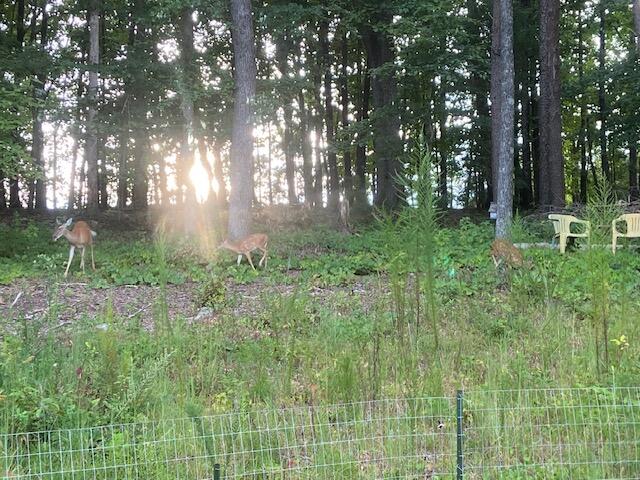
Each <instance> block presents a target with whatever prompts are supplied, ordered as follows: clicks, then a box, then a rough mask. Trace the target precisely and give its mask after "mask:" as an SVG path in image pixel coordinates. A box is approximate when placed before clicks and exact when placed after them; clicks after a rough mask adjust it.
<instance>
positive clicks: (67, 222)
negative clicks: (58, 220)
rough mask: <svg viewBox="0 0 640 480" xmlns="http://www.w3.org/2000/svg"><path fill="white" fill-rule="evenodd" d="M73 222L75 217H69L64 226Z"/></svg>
mask: <svg viewBox="0 0 640 480" xmlns="http://www.w3.org/2000/svg"><path fill="white" fill-rule="evenodd" d="M71 222H73V218H69V219H68V220H67V221H66V222H64V226H65V227H68V226H70V225H71Z"/></svg>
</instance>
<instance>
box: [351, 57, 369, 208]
mask: <svg viewBox="0 0 640 480" xmlns="http://www.w3.org/2000/svg"><path fill="white" fill-rule="evenodd" d="M363 56H364V57H365V58H363V59H362V60H361V61H360V62H359V64H358V68H359V71H358V78H359V79H360V87H359V89H358V90H359V96H358V114H357V115H358V116H357V120H358V122H365V121H366V120H367V119H368V118H369V97H370V96H371V76H370V75H369V69H368V66H367V59H366V55H363ZM362 131H363V130H360V132H362ZM360 132H359V133H358V144H357V145H356V161H355V173H356V177H355V192H354V200H355V206H356V208H359V209H364V208H365V207H366V206H367V205H368V202H367V143H366V142H367V138H366V137H365V138H362V133H360Z"/></svg>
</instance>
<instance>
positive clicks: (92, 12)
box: [85, 0, 101, 214]
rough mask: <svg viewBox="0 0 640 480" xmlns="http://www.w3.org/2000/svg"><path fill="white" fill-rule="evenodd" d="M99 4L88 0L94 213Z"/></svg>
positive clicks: (88, 154) (92, 204) (88, 151)
mask: <svg viewBox="0 0 640 480" xmlns="http://www.w3.org/2000/svg"><path fill="white" fill-rule="evenodd" d="M100 6H101V0H89V9H88V17H89V18H88V22H89V65H90V70H89V88H88V90H87V100H88V102H87V103H88V111H87V139H86V144H85V158H86V161H87V208H88V210H89V212H90V213H92V214H93V213H96V212H97V211H98V206H99V203H98V202H99V192H98V132H97V120H96V116H97V113H98V112H97V96H98V65H99V63H100V45H99V43H100V22H99V18H100V13H99V11H100Z"/></svg>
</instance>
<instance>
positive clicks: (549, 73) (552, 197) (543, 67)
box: [539, 0, 565, 207]
mask: <svg viewBox="0 0 640 480" xmlns="http://www.w3.org/2000/svg"><path fill="white" fill-rule="evenodd" d="M559 35H560V3H559V2H558V1H557V0H541V2H540V183H539V185H540V204H542V205H552V206H554V207H562V206H564V204H565V198H564V195H565V193H564V160H563V157H562V121H561V120H562V119H561V114H560V44H559Z"/></svg>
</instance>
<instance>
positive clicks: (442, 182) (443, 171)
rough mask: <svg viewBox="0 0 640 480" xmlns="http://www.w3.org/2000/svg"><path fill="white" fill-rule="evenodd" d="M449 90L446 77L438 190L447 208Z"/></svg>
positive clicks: (441, 104)
mask: <svg viewBox="0 0 640 480" xmlns="http://www.w3.org/2000/svg"><path fill="white" fill-rule="evenodd" d="M446 100H447V92H446V90H445V85H444V79H441V82H440V102H439V106H438V107H439V117H440V118H439V119H438V123H439V125H440V138H439V141H438V146H439V150H440V152H439V153H440V169H439V170H440V171H439V175H438V191H439V193H440V208H447V206H448V205H449V189H448V186H447V177H448V173H447V157H448V155H449V153H448V148H447V105H446Z"/></svg>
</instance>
